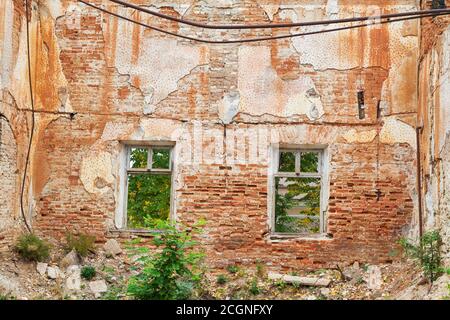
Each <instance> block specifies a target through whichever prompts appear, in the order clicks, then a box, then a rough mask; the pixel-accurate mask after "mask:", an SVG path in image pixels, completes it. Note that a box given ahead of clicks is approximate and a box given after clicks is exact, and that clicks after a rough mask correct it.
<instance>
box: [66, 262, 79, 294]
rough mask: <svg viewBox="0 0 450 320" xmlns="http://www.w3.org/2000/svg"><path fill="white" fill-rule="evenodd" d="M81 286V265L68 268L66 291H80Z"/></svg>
mask: <svg viewBox="0 0 450 320" xmlns="http://www.w3.org/2000/svg"><path fill="white" fill-rule="evenodd" d="M80 288H81V271H80V267H79V266H69V267H68V268H67V279H66V287H65V291H66V292H67V291H78V290H80Z"/></svg>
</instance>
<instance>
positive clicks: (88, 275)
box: [81, 266, 97, 280]
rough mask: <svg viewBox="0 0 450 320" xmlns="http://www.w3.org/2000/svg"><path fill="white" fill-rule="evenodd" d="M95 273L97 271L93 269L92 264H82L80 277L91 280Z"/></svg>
mask: <svg viewBox="0 0 450 320" xmlns="http://www.w3.org/2000/svg"><path fill="white" fill-rule="evenodd" d="M96 274H97V271H95V268H94V267H93V266H84V267H83V268H81V277H82V278H83V279H86V280H92V279H93V278H94V277H95V275H96Z"/></svg>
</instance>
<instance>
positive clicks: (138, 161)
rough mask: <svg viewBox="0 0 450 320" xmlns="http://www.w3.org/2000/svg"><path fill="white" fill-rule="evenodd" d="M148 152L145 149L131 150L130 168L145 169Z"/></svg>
mask: <svg viewBox="0 0 450 320" xmlns="http://www.w3.org/2000/svg"><path fill="white" fill-rule="evenodd" d="M147 158H148V150H147V149H145V148H131V150H130V164H129V165H130V168H147Z"/></svg>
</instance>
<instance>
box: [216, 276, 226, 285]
mask: <svg viewBox="0 0 450 320" xmlns="http://www.w3.org/2000/svg"><path fill="white" fill-rule="evenodd" d="M216 282H217V284H225V283H227V282H228V278H227V276H226V275H224V274H219V275H218V276H217V280H216Z"/></svg>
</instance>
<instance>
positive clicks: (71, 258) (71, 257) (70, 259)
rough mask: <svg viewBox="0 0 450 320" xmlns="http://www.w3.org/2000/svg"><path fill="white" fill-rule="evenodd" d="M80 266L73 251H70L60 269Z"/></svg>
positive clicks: (62, 261)
mask: <svg viewBox="0 0 450 320" xmlns="http://www.w3.org/2000/svg"><path fill="white" fill-rule="evenodd" d="M79 264H80V258H79V257H78V254H77V252H76V251H75V250H72V251H70V252H69V253H68V254H67V255H66V256H65V257H64V258H63V259H62V260H61V267H62V268H67V267H70V266H75V265H79Z"/></svg>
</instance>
